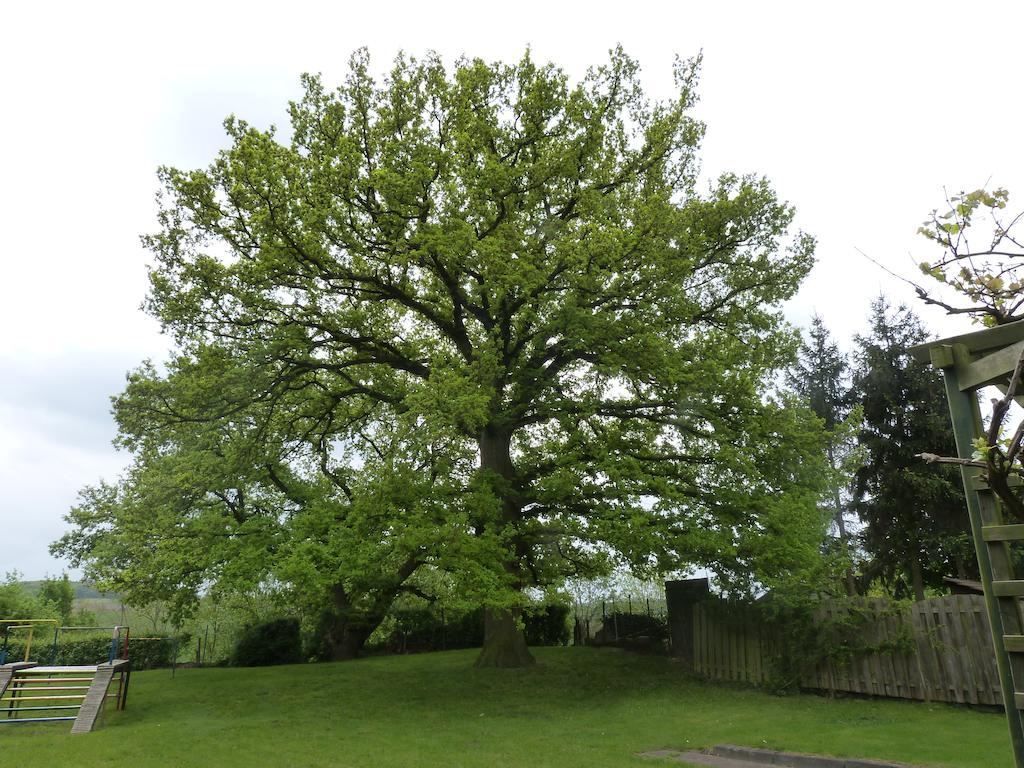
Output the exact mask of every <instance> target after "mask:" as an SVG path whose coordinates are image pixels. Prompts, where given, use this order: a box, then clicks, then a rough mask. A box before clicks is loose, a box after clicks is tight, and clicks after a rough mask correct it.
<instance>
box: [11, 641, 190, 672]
mask: <svg viewBox="0 0 1024 768" xmlns="http://www.w3.org/2000/svg"><path fill="white" fill-rule="evenodd" d="M176 649H177V645H176V641H175V639H174V638H172V637H133V638H130V641H129V647H128V650H129V656H130V657H131V661H132V669H154V668H156V667H169V666H170V665H171V663H172V662H173V660H174V653H175V651H176ZM29 655H30V661H35V662H38V663H41V664H58V665H61V666H79V665H82V666H89V665H93V664H102V663H105V662H106V661H107V660H108V659H109V658H110V635H103V636H99V635H92V636H89V637H77V638H74V639H65V638H63V637H62V638H60V639H59V641H58V643H57V655H56V657H54V656H53V640H52V636H51V638H50V639H49V641H47V642H43V641H40V640H39V639H38V638H37V639H36V640H34V641H33V643H32V648H31V653H30V654H29ZM24 658H25V644H24V642H22V641H20V640H12V641H10V642H9V643H8V645H7V661H8V662H12V661H21V660H22V659H24Z"/></svg>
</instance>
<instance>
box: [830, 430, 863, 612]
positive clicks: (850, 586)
mask: <svg viewBox="0 0 1024 768" xmlns="http://www.w3.org/2000/svg"><path fill="white" fill-rule="evenodd" d="M828 463H829V466H830V467H832V469H833V470H837V469H838V467H837V466H836V457H835V449H834V448H833V447H832V444H831V442H830V443H829V446H828ZM832 494H833V496H832V504H833V509H834V512H835V515H834V517H835V521H836V530H837V532H838V533H839V546H840V549H841V551H842V553H843V559H844V560H845V561H846V573H845V574H843V575H844V579H843V581H844V582H845V586H846V594H847V596H849V597H855V596H856V595H857V579H856V577H855V576H854V575H853V565H852V563H851V560H850V535H849V534H848V533H847V532H846V519H845V518H844V517H843V500H842V498H841V497H840V495H839V487H838V486H837V487H835V488H833V489H832Z"/></svg>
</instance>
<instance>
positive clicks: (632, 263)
mask: <svg viewBox="0 0 1024 768" xmlns="http://www.w3.org/2000/svg"><path fill="white" fill-rule="evenodd" d="M699 64H700V61H699V59H695V60H680V61H678V62H677V65H676V68H675V82H676V87H677V93H676V96H675V97H674V98H672V99H670V100H667V101H661V102H658V101H652V100H650V99H648V98H647V97H646V96H645V95H644V92H643V88H642V86H641V82H640V77H639V67H638V65H637V63H636V62H635V61H633V60H632V59H630V58H629V57H628V56H626V55H625V54H624V53H623V52H622V51H621V50H615V51H613V52H612V53H611V55H610V57H609V59H608V61H607V63H605V64H603V65H601V66H598V67H595V68H593V69H591V70H590V71H589V72H588V73H587V74H586V76H585V77H583V78H582V79H581V80H580V81H579V82H577V83H572V82H570V80H569V78H568V76H567V75H566V74H565V73H564V72H562V71H561V70H560V69H558V68H557V67H555V66H554V65H551V64H547V65H541V64H538V63H536V62H535V61H534V60H533V59H532V57H531V56H530V54H529V53H527V54H526V55H524V56H523V58H522V59H521V60H520V61H518V62H516V63H514V64H502V63H495V64H487V63H485V62H483V61H481V60H477V59H474V60H460V61H459V62H457V63H456V64H455V65H454V67H452V68H451V69H448V68H446V67H445V65H444V64H443V63H442V61H441V60H440V58H439V57H437V56H434V55H428V56H426V57H425V58H423V59H422V60H417V59H414V58H410V57H406V56H399V57H398V58H397V59H396V60H395V62H394V65H393V67H392V68H391V70H390V72H389V73H388V74H387V75H386V76H384V77H383V78H381V79H379V80H378V79H375V77H374V76H373V74H372V71H371V65H370V60H369V56H368V54H367V53H366V52H365V51H360V52H357V53H356V54H355V55H354V56H353V57H352V59H351V61H350V69H349V73H348V76H347V77H346V79H345V81H344V83H343V84H342V85H341V86H340V87H339V88H337V89H335V90H328V89H327V88H326V87H325V86H324V84H323V83H322V82H321V80H320V78H318V77H314V76H306V77H304V78H303V85H304V89H305V93H304V96H303V97H302V98H301V99H300V100H298V101H296V102H295V103H293V104H292V105H291V108H290V117H291V133H290V136H289V138H288V139H287V140H281V139H280V138H279V137H278V136H277V135H276V134H275V132H274V131H272V130H270V131H261V130H258V129H256V128H254V127H252V126H250V125H248V124H246V123H245V122H244V121H241V120H237V119H234V118H232V119H229V120H228V121H227V122H226V124H225V125H226V128H227V131H228V134H229V137H230V139H231V146H230V147H229V148H228V149H226V150H225V151H223V152H221V153H220V154H219V155H218V157H217V158H216V159H215V160H214V162H213V163H212V164H211V165H210V166H209V167H207V168H205V169H202V170H195V171H180V170H176V169H172V168H164V169H162V170H161V171H160V178H161V181H162V183H163V185H164V191H163V194H162V210H161V217H160V221H161V228H160V231H159V232H157V233H156V234H153V235H151V236H149V237H147V238H146V239H145V242H146V244H147V246H148V248H149V249H150V251H151V252H152V254H153V256H154V259H155V262H154V266H153V269H152V272H151V283H152V289H151V292H150V295H149V298H148V301H147V305H146V306H147V308H148V310H149V312H150V313H151V314H153V315H154V316H155V317H157V318H158V319H159V320H160V321H161V323H162V324H163V327H164V328H165V329H166V331H167V332H168V333H170V334H172V335H173V337H174V339H175V340H176V342H177V344H178V347H179V356H178V358H177V359H176V360H175V361H174V362H173V364H172V365H171V368H170V372H169V374H167V375H161V374H159V373H157V372H156V371H155V370H142V371H140V372H139V373H138V374H137V375H136V376H135V377H134V378H133V380H132V382H131V384H130V386H129V388H128V391H127V392H126V394H125V395H124V396H123V397H122V398H121V399H120V401H119V402H118V410H117V413H118V418H119V422H120V424H121V427H122V431H123V433H124V436H125V437H124V439H125V440H126V442H127V444H128V445H129V446H131V447H133V448H134V449H135V450H139V451H143V452H146V451H149V452H155V454H154V455H157V454H160V453H161V452H162V451H166V450H167V444H166V443H165V442H164V440H165V438H166V437H167V433H166V432H163V431H162V430H166V429H169V428H171V427H169V426H168V425H172V426H173V425H176V426H173V429H175V430H181V429H186V431H188V430H192V431H193V432H194V431H196V430H200V429H205V428H206V427H202V428H200V427H194V426H189V425H196V424H206V425H215V426H216V425H219V426H218V427H217V428H218V429H221V430H224V429H227V428H228V427H230V429H228V431H229V432H230V431H231V430H234V429H241V428H242V427H244V430H242V431H244V433H245V434H246V435H247V437H246V439H247V440H252V441H254V442H255V444H256V445H257V446H258V453H259V455H260V457H261V458H260V460H261V461H263V462H269V463H270V464H271V465H273V466H278V467H281V468H282V471H281V472H280V473H279V475H280V476H281V477H284V475H285V474H286V473H285V471H284V470H285V469H288V471H290V472H291V474H290V475H289V477H290V478H291V479H290V480H289V479H284V481H283V482H282V483H281V486H283V487H278V488H277V491H278V492H280V493H281V495H282V496H284V497H287V496H288V493H286V492H285V488H291V486H292V485H293V484H299V482H300V479H301V483H302V484H306V485H312V486H314V487H316V488H318V489H320V490H319V491H318V495H319V497H320V498H322V499H330V500H331V501H330V504H336V503H337V500H338V498H341V497H343V496H344V497H346V498H345V500H344V504H345V505H349V504H357V503H358V502H355V501H350V500H349V499H348V498H347V496H346V494H345V493H344V487H343V485H344V477H345V476H346V475H347V474H348V473H351V472H353V471H355V469H357V468H358V467H359V466H366V467H368V469H366V470H365V473H364V474H363V476H364V477H365V478H369V477H370V474H366V473H375V474H373V478H374V482H370V481H369V480H367V481H366V482H365V483H364V485H363V491H364V492H365V493H366V494H368V495H372V490H371V489H372V488H373V487H374V484H375V482H379V481H382V480H384V479H385V478H386V477H387V476H388V473H389V472H391V471H392V470H391V468H390V465H389V462H388V460H387V457H388V455H389V451H391V450H398V451H399V452H400V453H401V452H404V453H405V454H406V455H409V456H413V455H416V456H426V455H432V456H435V457H437V456H439V455H450V456H451V457H452V458H450V459H448V460H447V461H448V463H449V465H451V466H452V467H453V469H452V470H451V471H450V472H448V473H447V474H444V473H443V472H442V471H440V470H438V469H437V468H436V467H435V468H434V469H433V470H432V469H431V468H430V467H431V462H430V461H426V462H425V463H424V462H420V463H418V464H416V466H417V467H418V469H416V470H415V473H414V474H415V476H416V477H419V478H421V479H423V478H426V479H427V482H425V484H424V485H423V486H422V488H423V491H422V493H420V494H419V495H418V496H417V498H416V499H414V500H412V501H413V502H414V503H411V504H407V505H404V506H400V508H401V509H404V510H410V509H415V510H417V512H416V513H415V514H417V515H419V514H421V512H422V511H423V510H424V509H427V508H429V507H431V502H430V500H432V499H433V500H434V502H433V509H434V510H435V511H434V513H431V514H428V515H425V516H423V517H419V518H416V519H418V520H419V521H420V522H419V523H418V524H417V525H415V526H413V527H412V528H413V530H412V531H410V530H407V529H405V528H403V527H402V526H401V525H399V524H398V522H397V521H400V520H406V519H410V518H409V515H410V514H412V513H409V512H408V511H406V512H403V513H402V514H401V515H400V514H398V512H394V513H387V514H383V515H380V516H378V517H377V518H376V520H377V523H376V528H375V534H374V536H373V537H371V540H372V541H374V542H376V543H377V544H378V545H379V544H380V543H381V542H387V543H390V542H395V541H406V537H407V536H411V537H412V539H411V540H414V541H415V547H417V548H419V551H421V552H422V556H421V557H419V558H418V560H417V562H418V563H420V562H422V563H431V564H434V565H435V566H436V567H439V568H443V569H445V570H447V571H449V572H450V573H452V574H454V575H455V576H456V577H457V578H461V579H463V581H464V586H465V589H466V590H470V591H471V592H472V594H474V595H476V596H478V597H479V598H480V599H481V600H482V601H484V602H487V603H489V604H493V605H511V604H514V603H515V602H516V601H518V600H520V599H521V597H519V596H520V595H521V594H522V590H523V588H524V587H527V586H534V585H539V586H543V585H547V584H552V583H557V582H559V581H560V580H561V579H563V578H564V577H565V576H566V575H570V574H583V575H588V574H593V573H597V572H601V571H602V570H606V569H607V568H608V567H609V565H610V564H612V563H615V562H623V563H627V564H629V565H631V566H632V567H634V568H636V569H638V570H643V569H648V570H652V569H667V568H680V567H687V566H689V565H708V566H711V567H714V568H715V569H717V570H718V571H719V572H720V573H721V575H722V576H723V578H724V579H726V580H727V581H729V580H732V581H733V582H735V583H737V584H740V583H746V582H749V581H750V580H751V579H756V578H759V577H760V578H763V579H770V578H774V577H775V576H777V575H779V574H782V573H785V572H786V571H787V570H789V571H793V570H800V568H802V567H804V566H806V565H807V562H808V558H810V557H813V555H814V553H815V551H816V546H817V541H818V539H820V536H821V527H822V525H823V522H822V521H821V520H820V514H819V513H818V511H817V509H816V501H817V494H818V492H819V490H820V489H819V487H818V482H817V481H816V479H815V476H816V468H818V464H816V463H815V462H819V461H820V460H821V459H820V456H821V454H822V451H821V447H822V443H821V439H822V438H821V430H820V427H819V426H818V425H817V422H816V421H815V420H814V419H813V417H812V416H809V415H808V412H807V411H806V410H804V409H802V408H800V407H798V406H797V405H796V404H795V403H792V402H786V401H781V400H779V399H778V398H775V397H771V396H769V395H767V394H766V392H768V391H769V390H770V383H771V380H772V377H773V375H774V372H775V371H776V370H777V369H779V368H780V367H782V366H784V365H786V364H788V362H789V361H790V360H791V358H792V354H793V351H794V346H795V341H794V337H793V334H792V333H791V332H790V331H789V329H788V328H787V327H786V326H785V324H784V323H783V321H782V319H781V314H780V310H779V305H780V303H781V302H782V301H783V300H785V299H787V298H788V297H790V296H792V295H793V293H794V292H795V291H796V289H797V286H798V284H799V282H800V280H801V279H802V278H803V277H804V276H805V275H806V274H807V272H808V271H809V269H810V267H811V265H812V263H813V256H812V253H813V241H812V240H811V239H810V238H809V237H807V236H806V235H802V234H795V235H793V234H791V233H790V231H789V230H790V225H791V222H792V219H793V210H792V209H791V208H790V207H789V206H788V205H786V204H784V203H782V202H780V201H779V200H777V198H776V196H775V194H774V193H773V191H772V190H771V188H770V186H769V184H768V183H767V182H766V181H765V180H763V179H759V178H755V177H739V176H735V175H731V174H725V175H723V176H721V177H720V178H719V179H717V181H716V182H714V183H713V184H712V185H711V186H710V188H709V190H708V191H706V192H703V193H702V192H699V191H698V190H697V183H696V179H697V175H698V171H699V168H698V164H697V160H696V154H697V149H698V145H699V141H700V139H701V137H702V135H703V130H704V128H703V125H701V124H700V123H699V122H697V121H696V120H694V119H693V118H692V117H690V110H691V108H692V106H693V104H694V102H695V100H696V95H695V85H696V78H697V70H698V68H699ZM392 431H394V432H396V433H398V434H399V435H400V438H399V439H398V440H397V441H394V442H392V443H390V445H391V446H392V447H391V448H388V449H387V450H384V451H381V452H379V455H378V454H377V453H374V450H373V447H372V444H373V442H374V436H375V435H377V434H380V433H390V432H392ZM161 435H163V437H161ZM170 439H171V440H172V441H174V440H178V437H171V438H170ZM189 439H191V438H189ZM346 450H349V451H350V452H349V453H348V454H346ZM201 455H202V454H201ZM372 455H377V456H378V459H379V461H376V462H370V463H369V464H366V465H361V464H360V462H362V461H363V460H364V458H365V457H366V456H372ZM354 456H359V457H362V458H360V459H359V460H358V461H357V462H356V463H355V464H353V463H352V461H353V457H354ZM300 457H301V461H299V459H300ZM467 457H468V459H467ZM467 461H468V465H467ZM191 471H193V470H190V472H191ZM194 471H195V472H200V470H199V468H196V469H195V470H194ZM238 471H239V472H243V471H244V467H239V468H238ZM359 472H363V470H359ZM357 474H358V472H357ZM818 474H819V475H820V473H818ZM431 478H432V479H431ZM439 478H443V480H441V479H439ZM140 482H141V479H140V478H131V477H130V478H129V480H128V483H129V485H132V484H136V485H137V484H138V483H140ZM264 482H265V483H271V484H272V479H271V478H267V479H265V481H264ZM439 485H441V486H443V487H444V490H443V491H438V490H437V489H438V487H439ZM393 490H397V489H394V488H393ZM204 498H205V497H204ZM438 499H440V502H439V501H438ZM292 503H293V504H294V502H292ZM324 503H327V502H324ZM330 504H329V505H328V506H330ZM321 506H322V505H321ZM274 508H275V509H276V510H277V512H275V513H274V515H273V517H274V520H275V521H277V522H276V523H275V524H278V523H279V522H280V520H282V519H285V518H287V517H288V515H289V514H290V513H289V512H288V510H289V509H291V507H288V505H287V504H285V505H284V506H281V505H277V506H275V507H274ZM398 508H399V507H394V506H393V507H392V509H398ZM218 510H219V512H218V514H221V515H227V513H228V510H226V508H224V507H223V506H220V507H218ZM175 514H183V511H179V512H176V513H175ZM346 514H347V513H346ZM335 517H337V515H335ZM328 519H329V518H323V520H328ZM346 519H347V518H346ZM229 524H230V525H233V523H229ZM327 527H328V528H329V527H330V526H329V525H328V526H327ZM440 531H443V532H445V533H444V535H441V534H440V533H439V532H440ZM323 535H324V536H328V535H329V532H328V531H326V530H324V531H323ZM256 538H258V537H256ZM312 538H313V539H316V536H313V537H312ZM303 540H305V539H303ZM280 546H281V547H283V548H285V549H287V548H289V547H296V546H298V545H296V544H294V543H292V544H284V543H281V544H280ZM349 546H350V542H347V543H340V542H339V543H338V544H337V546H336V547H335V548H334V551H335V553H337V556H338V557H339V558H340V559H342V560H346V559H347V560H352V559H353V558H354V559H355V560H356V561H357V562H358V556H353V554H352V553H351V552H350V551H349V550H348V547H349ZM300 549H301V547H300ZM88 550H89V547H88V545H86V546H85V547H84V548H83V549H81V550H80V554H81V555H82V557H88V556H89V555H88ZM374 556H375V555H374V553H373V551H369V554H368V555H367V557H370V558H371V559H372V557H374ZM298 571H301V569H292V570H290V571H288V574H289V576H288V578H299V577H300V575H301V574H299V573H298Z"/></svg>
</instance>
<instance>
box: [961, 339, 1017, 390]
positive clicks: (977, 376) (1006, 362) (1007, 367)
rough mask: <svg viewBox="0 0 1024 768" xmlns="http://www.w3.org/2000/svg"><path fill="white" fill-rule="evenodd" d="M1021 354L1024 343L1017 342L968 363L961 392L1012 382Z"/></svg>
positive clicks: (962, 375) (963, 375) (962, 378)
mask: <svg viewBox="0 0 1024 768" xmlns="http://www.w3.org/2000/svg"><path fill="white" fill-rule="evenodd" d="M1021 352H1024V341H1020V342H1017V343H1016V344H1013V345H1011V346H1009V347H1003V348H1002V349H1000V350H997V351H995V352H992V353H991V354H988V355H985V356H984V357H981V358H978V359H977V360H975V361H974V362H972V363H968V364H967V365H966V366H964V369H963V370H961V371H960V372H959V373H960V376H959V379H960V390H961V391H966V390H968V389H977V388H978V387H984V386H987V385H989V384H999V383H1001V384H1003V385H1004V386H1005V385H1006V383H1007V382H1008V381H1009V380H1010V374H1012V373H1013V370H1014V368H1016V367H1017V361H1018V360H1020V355H1021Z"/></svg>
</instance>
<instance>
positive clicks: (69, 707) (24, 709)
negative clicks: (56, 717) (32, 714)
mask: <svg viewBox="0 0 1024 768" xmlns="http://www.w3.org/2000/svg"><path fill="white" fill-rule="evenodd" d="M80 709H82V708H81V707H79V706H78V705H59V706H58V707H18V708H17V709H16V710H15V712H29V711H30V710H45V711H47V712H50V711H52V710H80Z"/></svg>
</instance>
